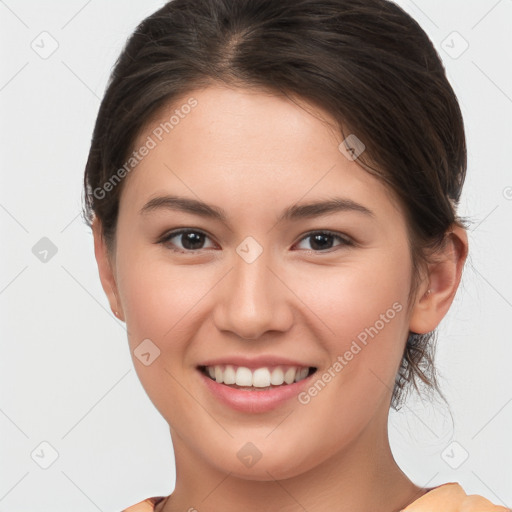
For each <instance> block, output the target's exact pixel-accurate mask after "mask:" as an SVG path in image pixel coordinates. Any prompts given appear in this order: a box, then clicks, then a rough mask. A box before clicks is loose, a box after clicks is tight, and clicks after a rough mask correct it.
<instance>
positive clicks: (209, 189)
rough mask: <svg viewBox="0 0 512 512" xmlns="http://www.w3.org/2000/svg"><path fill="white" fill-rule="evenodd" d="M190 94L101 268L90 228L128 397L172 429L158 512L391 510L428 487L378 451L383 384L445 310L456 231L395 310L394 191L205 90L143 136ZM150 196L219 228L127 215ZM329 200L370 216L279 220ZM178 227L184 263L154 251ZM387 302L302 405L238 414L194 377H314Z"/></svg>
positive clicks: (289, 126) (274, 119) (323, 142)
mask: <svg viewBox="0 0 512 512" xmlns="http://www.w3.org/2000/svg"><path fill="white" fill-rule="evenodd" d="M189 97H194V98H196V99H197V101H198V105H197V106H196V107H195V108H194V109H193V110H192V112H191V113H190V114H188V115H187V116H185V117H184V119H181V120H180V123H179V125H177V126H175V127H174V129H173V131H172V132H170V133H169V135H167V136H166V137H165V138H164V139H163V140H162V141H161V142H160V143H159V144H158V145H157V146H156V147H155V148H154V149H152V150H151V151H150V152H149V154H148V155H147V156H146V157H145V158H144V159H143V160H142V161H141V163H140V164H139V165H138V166H137V168H136V169H135V170H134V171H132V173H131V174H130V175H129V176H127V177H126V178H125V182H124V184H123V190H122V194H121V200H120V210H119V220H118V227H117V232H116V245H115V248H114V250H113V253H112V254H109V252H108V250H107V247H106V245H105V242H104V240H103V237H102V233H101V224H100V223H99V222H98V221H95V222H94V225H93V234H94V241H95V253H96V258H97V262H98V268H99V273H100V278H101V282H102V285H103V288H104V290H105V293H106V294H107V297H108V299H109V301H110V305H111V307H112V309H113V310H114V311H118V312H119V314H118V316H119V318H121V319H122V320H124V321H125V322H126V324H127V329H128V332H129V345H130V350H131V353H132V357H133V362H134V365H135V369H136V371H137V374H138V376H139V378H140V380H141V382H142V385H143V386H144V388H145V390H146V392H147V393H148V396H149V397H150V399H151V400H152V402H153V403H154V405H155V406H156V408H157V409H158V410H159V411H160V413H161V414H162V415H163V417H164V418H165V419H166V421H167V422H168V423H169V425H170V433H171V436H172V442H173V446H174V452H175V460H176V475H177V476H176V486H175V490H174V492H173V493H172V495H171V496H170V497H169V498H168V499H167V500H166V501H165V503H164V504H163V506H159V507H158V508H157V510H158V511H160V510H165V512H171V511H184V510H189V509H190V508H191V507H195V508H196V509H197V510H198V511H199V512H203V511H209V512H210V511H212V512H217V511H218V512H220V511H222V512H230V511H235V510H236V511H239V510H247V511H263V510H282V511H285V512H295V511H303V510H304V509H306V510H308V511H310V512H313V511H325V510H351V511H352V512H359V511H360V512H363V511H368V510H377V509H378V510H382V511H389V512H391V511H398V510H400V509H402V508H405V506H406V505H408V504H409V503H411V502H412V501H414V500H415V499H417V498H419V497H420V496H421V495H422V494H424V493H425V492H426V489H422V488H420V487H418V486H416V485H415V484H414V483H413V482H411V481H410V480H409V479H408V478H407V476H406V475H405V474H404V473H403V472H402V471H401V470H400V468H399V467H398V465H397V464H396V462H395V460H394V459H393V456H392V453H391V450H390V446H389V440H388V432H387V421H388V413H389V406H390V400H391V393H392V389H393V384H394V379H395V374H396V372H397V370H398V368H399V365H400V360H401V356H402V353H403V349H404V346H405V342H406V339H407V335H408V333H409V330H411V331H413V332H418V333H423V332H429V331H431V330H433V329H435V327H436V326H437V325H438V324H439V322H440V321H441V319H442V318H443V317H444V316H445V314H446V312H447V311H448V309H449V307H450V304H451V303H452V300H453V298H454V295H455V293H456V290H457V287H458V285H459V281H460V277H461V272H462V267H463V264H464V260H465V258H466V254H467V236H466V233H465V231H464V230H463V229H461V228H458V227H457V226H453V230H452V233H451V235H450V236H449V238H448V243H447V244H446V247H445V249H444V250H443V251H442V252H440V253H439V254H438V255H437V259H436V263H435V264H434V263H432V264H430V265H428V266H427V267H425V268H424V272H423V278H422V280H421V282H420V284H419V286H418V292H417V294H416V296H415V297H413V299H412V302H411V303H409V302H408V296H409V291H410V289H411V286H412V263H411V258H410V247H409V241H408V237H407V230H406V217H405V215H404V213H403V211H402V209H401V207H400V205H399V204H398V202H397V201H396V200H395V198H394V195H393V193H392V192H391V191H390V190H388V189H387V188H386V187H385V186H384V185H383V184H381V183H380V182H379V181H378V180H377V179H376V178H374V177H373V176H371V175H370V174H368V173H367V172H365V171H364V170H363V169H362V168H361V167H360V166H359V165H358V164H357V162H355V161H350V160H349V159H347V158H346V157H345V156H344V155H343V154H342V153H341V152H340V151H339V149H338V145H339V144H340V142H341V141H342V138H341V136H340V135H339V134H337V133H336V131H335V130H334V129H332V128H331V127H330V126H329V124H328V123H326V122H324V120H326V121H328V122H331V123H333V122H334V120H332V119H331V118H330V117H329V115H328V113H326V112H322V111H321V110H319V109H315V108H314V107H313V106H312V105H308V104H304V105H303V106H305V107H308V108H301V107H300V106H299V105H297V104H296V103H294V102H292V101H290V100H289V99H285V98H283V97H278V96H276V95H271V94H268V93H263V92H255V91H254V90H252V91H249V90H246V89H231V88H227V87H222V86H211V87H209V88H206V89H203V90H197V91H192V92H191V93H190V94H189V95H187V96H186V97H185V98H184V99H183V101H178V102H175V103H174V104H173V105H168V106H167V108H166V109H165V110H164V111H162V112H160V116H159V119H157V120H156V121H155V123H154V125H155V126H156V125H157V124H158V123H159V122H160V121H163V120H167V119H169V117H170V115H171V114H172V112H173V110H174V109H175V108H176V106H177V105H178V106H179V105H182V104H183V103H184V102H185V101H186V100H187V98H189ZM153 128H154V126H153V125H151V126H148V127H147V129H145V130H144V131H143V132H141V134H140V136H139V139H138V141H137V142H136V144H135V147H140V146H141V145H142V144H143V143H144V141H145V140H146V138H147V136H148V135H150V134H151V130H152V129H153ZM164 194H173V195H179V196H182V197H186V198H192V199H198V200H201V201H204V202H206V203H209V204H212V205H215V206H216V207H218V208H222V209H223V210H224V211H225V214H226V217H227V220H228V225H225V224H223V223H222V222H221V221H219V220H216V219H210V218H203V217H201V216H199V215H196V214H192V213H189V212H183V211H178V210H170V209H159V210H153V211H151V212H147V213H145V214H141V213H140V210H141V208H142V207H143V206H144V205H145V204H146V203H147V202H148V201H149V200H150V199H152V198H154V197H155V196H158V195H164ZM333 197H343V198H348V199H351V200H352V201H355V202H357V203H359V204H361V205H363V206H365V207H367V208H368V209H370V210H371V211H372V212H373V216H370V215H365V214H363V213H361V212H357V211H340V212H335V213H330V214H324V215H320V216H317V217H314V218H310V219H299V220H294V221H290V220H288V221H282V222H280V223H277V218H278V216H279V215H280V214H281V212H282V211H283V210H284V209H285V208H287V207H289V206H291V205H294V204H296V203H299V204H304V203H310V202H315V201H320V200H326V199H329V198H333ZM177 228H194V229H196V230H200V232H203V233H205V234H206V235H207V236H206V237H205V238H204V243H203V245H202V246H201V244H199V247H203V248H200V249H198V250H195V252H194V251H191V250H190V249H187V248H189V247H190V245H188V246H187V245H186V240H184V239H183V237H181V236H177V237H174V238H172V239H171V240H170V241H168V242H167V243H158V240H159V239H160V238H161V237H162V236H163V235H164V234H166V233H169V232H171V231H172V230H175V229H177ZM318 230H329V231H332V232H335V233H336V234H339V235H340V236H342V237H349V238H350V239H352V240H353V241H354V242H355V243H354V245H350V244H349V245H347V244H345V243H343V242H342V241H341V240H338V239H336V238H335V237H332V238H330V237H329V236H327V238H326V241H327V243H328V244H330V245H327V246H326V249H323V250H320V249H318V246H315V245H314V240H312V238H311V237H308V236H307V235H308V233H310V232H311V231H318ZM248 236H251V237H253V238H254V239H255V240H257V242H258V243H259V244H260V246H261V247H262V249H263V252H262V253H261V255H260V256H259V257H258V258H257V259H256V260H255V261H254V262H252V263H247V262H246V261H245V260H244V259H242V258H241V257H240V256H239V255H238V253H237V252H236V248H237V247H238V246H239V245H240V243H241V242H242V241H243V240H244V239H245V238H246V237H248ZM173 249H174V250H173ZM180 250H181V251H187V250H188V251H189V253H183V252H179V251H180ZM428 289H431V290H432V291H431V292H430V293H426V292H427V290H428ZM394 303H398V304H400V305H401V306H402V309H401V311H400V312H398V313H396V315H395V316H394V318H393V319H392V320H390V321H389V322H387V323H386V324H385V327H384V328H382V329H381V330H380V331H379V332H378V335H376V336H375V337H374V338H373V339H370V340H369V342H368V344H367V345H366V346H364V348H363V349H362V350H361V351H360V352H359V353H358V354H357V355H355V356H354V357H353V359H352V360H351V361H350V362H348V364H347V365H346V366H345V367H344V368H343V370H342V371H341V372H339V373H337V374H336V377H335V378H333V379H332V380H331V382H329V384H328V385H327V386H325V388H324V389H323V390H322V391H321V392H320V393H318V395H317V396H315V397H314V398H313V399H312V400H311V401H310V402H309V403H308V404H306V405H303V404H301V403H299V401H298V400H296V399H292V400H289V401H287V402H286V403H285V404H284V405H282V406H280V407H278V408H277V409H275V410H272V411H269V412H265V413H257V414H250V413H242V412H237V411H235V410H232V409H230V408H229V407H227V406H225V405H222V404H220V403H219V402H218V401H217V400H216V399H215V398H214V397H213V396H212V395H211V394H210V393H209V391H208V390H207V389H206V388H205V386H204V384H203V382H202V380H201V378H200V375H199V373H198V371H197V370H196V365H197V364H199V363H200V362H202V361H205V360H207V359H210V358H213V357H221V356H229V355H233V354H238V355H247V356H256V355H260V354H265V355H269V354H270V355H278V356H283V357H292V358H299V360H300V361H301V362H309V364H310V365H312V366H316V367H317V368H318V372H317V374H318V375H321V374H322V373H324V372H325V371H326V370H327V369H328V368H329V367H331V366H332V364H333V363H334V362H335V361H336V360H337V357H338V356H339V355H343V354H344V353H345V352H346V351H347V350H348V349H349V348H350V346H351V343H352V341H353V340H354V339H356V337H357V335H358V334H359V333H361V332H362V331H364V329H365V328H367V327H369V326H373V325H375V323H376V321H377V320H379V318H381V316H380V315H382V314H385V313H386V311H388V310H389V309H390V308H391V307H392V305H393V304H394ZM147 338H149V339H150V340H152V342H153V343H154V344H155V345H156V346H158V348H159V350H160V356H159V357H158V358H157V359H155V360H154V361H153V362H152V363H151V364H150V365H149V366H145V365H144V364H142V363H141V361H139V359H138V358H137V357H135V356H134V350H135V349H136V348H137V346H138V345H139V344H140V343H141V341H142V340H144V339H147ZM249 441H250V442H252V443H253V444H254V445H255V446H256V447H257V448H258V450H259V451H260V452H261V454H262V457H261V459H260V460H259V461H258V462H257V463H256V464H255V465H253V466H252V467H250V468H248V467H245V466H244V464H242V463H241V462H240V460H239V458H238V457H237V452H238V451H239V450H240V448H241V447H242V446H244V445H245V444H246V443H247V442H249Z"/></svg>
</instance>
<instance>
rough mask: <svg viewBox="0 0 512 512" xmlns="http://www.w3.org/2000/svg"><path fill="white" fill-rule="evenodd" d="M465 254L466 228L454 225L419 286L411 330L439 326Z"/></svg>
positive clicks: (452, 293)
mask: <svg viewBox="0 0 512 512" xmlns="http://www.w3.org/2000/svg"><path fill="white" fill-rule="evenodd" d="M467 254H468V236H467V233H466V230H465V229H464V228H462V227H460V226H457V225H453V226H452V227H451V228H450V231H448V232H447V234H446V239H445V243H444V246H443V248H442V249H440V250H439V251H438V252H436V254H435V262H433V263H431V264H429V265H428V270H427V275H426V276H425V278H424V280H423V282H422V283H421V285H420V286H419V289H418V294H417V296H416V299H415V304H414V307H413V309H412V313H411V317H410V321H409V330H410V331H411V332H414V333H418V334H425V333H427V332H430V331H433V330H434V329H435V328H436V327H437V326H438V325H439V323H440V322H441V320H442V319H443V318H444V316H445V315H446V313H447V312H448V309H449V308H450V306H451V304H452V302H453V299H454V298H455V294H456V292H457V288H458V287H459V283H460V279H461V277H462V269H463V267H464V263H465V261H466V257H467Z"/></svg>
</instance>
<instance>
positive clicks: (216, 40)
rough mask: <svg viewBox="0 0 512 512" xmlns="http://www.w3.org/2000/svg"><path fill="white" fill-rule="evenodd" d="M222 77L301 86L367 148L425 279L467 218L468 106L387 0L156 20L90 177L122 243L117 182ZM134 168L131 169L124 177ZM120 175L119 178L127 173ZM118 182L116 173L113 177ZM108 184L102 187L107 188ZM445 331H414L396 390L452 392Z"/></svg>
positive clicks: (281, 1)
mask: <svg viewBox="0 0 512 512" xmlns="http://www.w3.org/2000/svg"><path fill="white" fill-rule="evenodd" d="M214 83H222V84H226V85H229V86H233V87H245V88H248V87H250V88H255V89H261V90H266V91H271V92H273V93H275V94H284V95H286V96H288V95H291V96H296V97H299V98H302V99H304V100H306V101H307V102H310V103H311V104H314V105H317V106H319V107H321V108H323V109H325V111H327V112H328V113H329V114H330V115H331V116H332V118H334V119H335V120H336V121H337V123H338V124H339V127H340V130H341V131H342V134H343V129H346V130H348V133H353V134H356V135H357V138H358V139H360V140H361V141H363V143H364V144H365V146H366V150H365V152H364V153H362V154H361V155H360V156H359V158H358V159H357V162H358V163H360V164H361V166H363V167H364V168H365V169H366V170H367V171H368V172H371V173H372V174H374V175H375V176H377V177H378V178H379V179H381V180H383V181H384V182H385V183H386V184H387V185H388V186H389V187H390V188H391V189H392V190H393V191H394V193H395V194H396V196H397V197H398V198H399V200H400V203H401V205H402V207H403V208H404V211H405V212H406V216H407V221H408V229H409V235H410V236H409V238H410V245H411V258H412V262H413V274H414V276H413V277H414V279H413V289H412V290H411V294H412V293H413V292H414V291H415V290H416V286H417V283H418V276H419V270H420V267H421V265H420V264H421V263H422V262H423V263H424V262H426V261H428V257H429V256H428V255H429V254H431V253H432V251H434V250H435V249H436V248H438V247H440V246H441V244H442V243H443V241H444V240H445V235H446V233H447V231H448V230H449V228H450V226H451V225H452V224H453V223H456V224H458V225H461V226H464V224H463V220H462V219H460V218H458V217H457V215H456V206H457V204H458V201H459V198H460V194H461V190H462V185H463V182H464V178H465V173H466V142H465V134H464V125H463V119H462V115H461V111H460V108H459V105H458V102H457V98H456V96H455V94H454V91H453V89H452V87H451V86H450V84H449V82H448V80H447V78H446V74H445V70H444V68H443V65H442V62H441V60H440V58H439V56H438V54H437V52H436V51H435V49H434V47H433V45H432V43H431V41H430V40H429V38H428V36H427V35H426V34H425V32H424V31H423V30H422V29H421V27H420V26H419V25H418V23H417V22H416V21H414V20H413V19H412V18H411V17H410V16H409V15H408V14H407V13H405V12H404V11H403V10H402V9H401V8H400V7H398V6H397V5H396V4H394V3H392V2H390V1H387V0H173V1H171V2H169V3H167V4H166V5H164V6H163V7H162V8H161V9H159V10H158V11H157V12H155V13H154V14H153V15H151V16H149V17H148V18H147V19H145V20H144V21H142V22H141V23H140V25H139V26H138V27H137V29H136V30H135V32H134V33H133V35H132V36H131V37H130V39H129V40H128V42H127V44H126V46H125V48H124V49H123V51H122V53H121V55H120V56H119V58H118V60H117V62H116V64H115V67H114V69H113V71H112V74H111V77H110V80H109V83H108V86H107V90H106V93H105V96H104V98H103V101H102V103H101V106H100V109H99V113H98V117H97V120H96V125H95V128H94V133H93V137H92V142H91V148H90V152H89V157H88V160H87V165H86V169H85V178H84V218H85V221H86V222H87V224H88V225H89V226H91V223H92V220H93V218H94V216H96V217H97V218H98V219H99V220H100V222H101V225H102V229H103V236H104V238H105V241H106V243H107V246H108V247H109V249H110V250H111V249H112V247H113V246H114V244H115V229H116V222H117V215H118V207H119V197H120V193H121V190H122V185H123V183H122V182H121V183H119V186H112V187H108V193H106V187H104V184H106V183H108V182H109V180H112V178H113V177H115V176H114V175H115V174H116V172H118V170H119V169H120V168H121V167H122V166H123V164H124V163H125V162H126V160H127V158H129V154H130V153H131V151H133V145H134V142H135V139H136V137H137V136H138V135H139V134H140V133H141V131H142V129H143V128H144V127H145V126H146V125H147V123H148V122H149V121H150V120H151V119H152V118H153V117H154V116H155V115H156V114H157V113H158V111H159V109H161V108H162V107H164V106H165V105H168V104H169V103H172V102H174V101H176V100H177V99H178V98H180V97H184V95H186V94H187V93H188V92H190V91H192V90H194V89H197V88H204V87H208V86H209V85H212V84H214ZM123 175H124V173H123ZM117 177H119V174H118V176H117ZM110 182H112V181H110ZM98 191H100V192H98ZM435 341H436V339H435V331H434V332H431V333H428V334H416V333H412V332H411V333H410V335H409V338H408V340H407V343H406V347H405V350H404V354H403V359H402V362H401V366H400V369H399V371H398V374H397V377H396V383H395V388H394V390H393V397H392V406H393V407H394V408H395V409H397V408H398V407H399V405H400V404H401V402H402V401H403V398H404V396H405V395H406V393H404V392H405V391H407V389H408V388H410V386H409V385H412V386H414V388H416V390H418V386H417V383H421V382H423V383H424V384H426V386H427V388H430V389H435V390H437V391H438V392H439V393H440V394H441V395H442V393H441V392H440V390H439V387H438V383H437V380H436V373H435V368H434V364H433V356H434V346H435Z"/></svg>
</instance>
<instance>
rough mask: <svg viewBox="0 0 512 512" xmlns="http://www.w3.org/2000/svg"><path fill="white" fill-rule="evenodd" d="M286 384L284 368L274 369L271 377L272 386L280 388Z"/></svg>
mask: <svg viewBox="0 0 512 512" xmlns="http://www.w3.org/2000/svg"><path fill="white" fill-rule="evenodd" d="M283 382H284V373H283V370H282V368H279V367H277V368H274V369H273V370H272V374H271V375H270V384H273V385H274V386H280V385H281V384H282V383H283Z"/></svg>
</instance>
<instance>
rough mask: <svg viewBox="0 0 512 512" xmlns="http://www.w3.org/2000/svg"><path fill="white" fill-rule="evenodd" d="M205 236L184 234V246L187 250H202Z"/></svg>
mask: <svg viewBox="0 0 512 512" xmlns="http://www.w3.org/2000/svg"><path fill="white" fill-rule="evenodd" d="M203 238H204V235H202V234H201V233H184V234H183V235H182V244H183V247H185V249H190V250H194V249H201V245H202V243H203Z"/></svg>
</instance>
